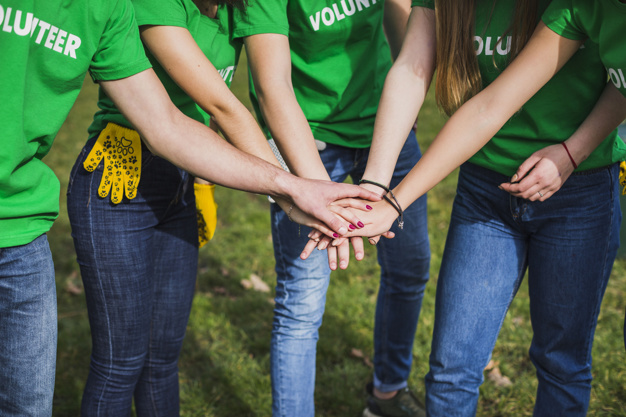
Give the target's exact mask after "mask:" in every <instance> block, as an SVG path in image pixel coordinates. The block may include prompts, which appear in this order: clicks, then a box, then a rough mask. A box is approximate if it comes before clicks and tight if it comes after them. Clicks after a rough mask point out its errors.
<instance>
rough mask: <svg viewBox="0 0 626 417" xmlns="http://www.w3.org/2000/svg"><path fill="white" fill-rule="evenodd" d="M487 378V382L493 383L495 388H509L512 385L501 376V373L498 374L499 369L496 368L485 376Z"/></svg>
mask: <svg viewBox="0 0 626 417" xmlns="http://www.w3.org/2000/svg"><path fill="white" fill-rule="evenodd" d="M487 378H489V380H490V381H491V382H493V383H494V385H495V386H496V387H500V388H502V387H510V386H511V385H513V383H512V382H511V380H510V379H509V378H508V377H506V376H504V375H502V373H501V372H500V368H498V367H496V368H493V369H492V370H491V371H490V372H489V373H488V374H487Z"/></svg>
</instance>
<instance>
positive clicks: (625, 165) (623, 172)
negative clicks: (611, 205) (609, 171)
mask: <svg viewBox="0 0 626 417" xmlns="http://www.w3.org/2000/svg"><path fill="white" fill-rule="evenodd" d="M619 185H620V186H621V187H622V195H624V194H626V162H624V161H622V162H620V164H619Z"/></svg>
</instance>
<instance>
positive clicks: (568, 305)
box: [426, 163, 621, 417]
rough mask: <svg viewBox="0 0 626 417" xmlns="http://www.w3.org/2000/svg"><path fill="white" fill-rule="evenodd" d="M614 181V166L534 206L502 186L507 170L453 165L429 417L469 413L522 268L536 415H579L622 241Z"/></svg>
mask: <svg viewBox="0 0 626 417" xmlns="http://www.w3.org/2000/svg"><path fill="white" fill-rule="evenodd" d="M617 177H618V167H617V165H614V166H611V167H609V168H601V169H597V170H592V171H587V172H581V173H577V174H574V175H572V176H571V177H570V178H569V179H568V180H567V181H566V182H565V184H564V185H563V187H562V188H561V189H560V190H559V191H558V192H557V193H556V194H554V195H553V196H552V197H550V198H549V199H548V200H546V201H544V202H539V201H536V202H531V201H528V200H523V199H520V198H516V197H513V196H511V195H509V194H508V193H506V192H504V191H502V190H500V189H498V185H499V184H500V183H502V182H505V181H508V178H507V177H505V176H504V175H501V174H498V173H496V172H494V171H491V170H488V169H485V168H481V167H478V166H476V165H472V164H469V163H467V164H465V165H463V166H462V167H461V172H460V175H459V183H458V189H457V196H456V198H455V201H454V207H453V211H452V219H451V222H450V229H449V232H448V238H447V241H446V247H445V250H444V255H443V259H442V265H441V271H440V274H439V281H438V284H437V298H436V308H435V329H434V334H433V342H432V352H431V357H430V372H429V373H428V375H427V376H426V407H427V413H428V416H429V417H439V416H446V417H456V416H473V415H475V414H476V407H477V402H478V390H479V386H480V384H481V383H482V382H483V369H484V368H485V366H486V365H487V363H488V362H489V359H490V356H491V352H492V350H493V347H494V345H495V343H496V338H497V336H498V332H499V331H500V327H501V325H502V322H503V320H504V316H505V314H506V312H507V310H508V308H509V305H510V304H511V301H512V299H513V297H514V296H515V294H516V292H517V290H518V288H519V286H520V283H521V281H522V279H523V277H524V274H525V272H526V270H528V287H529V297H530V315H531V322H532V328H533V340H532V342H531V345H530V351H529V354H530V358H531V360H532V363H533V364H534V366H535V368H536V371H537V379H538V382H539V383H538V388H537V398H536V403H535V411H534V415H535V416H546V417H547V416H568V417H575V416H584V415H586V412H587V408H588V404H589V395H590V391H591V345H592V342H593V336H594V331H595V327H596V323H597V318H598V313H599V311H600V303H601V301H602V297H603V295H604V291H605V288H606V285H607V281H608V279H609V275H610V272H611V268H612V265H613V261H614V259H615V256H616V254H617V248H618V245H619V228H620V222H621V211H620V207H619V198H618V197H619V190H618V178H617Z"/></svg>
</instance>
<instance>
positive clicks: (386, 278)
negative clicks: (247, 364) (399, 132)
mask: <svg viewBox="0 0 626 417" xmlns="http://www.w3.org/2000/svg"><path fill="white" fill-rule="evenodd" d="M368 155H369V149H352V148H346V147H341V146H335V145H331V144H328V145H327V147H326V149H325V150H323V151H321V152H320V156H321V158H322V161H323V162H324V165H325V167H326V170H327V171H328V173H329V175H330V178H331V179H332V180H333V181H337V182H342V181H344V180H345V179H346V177H347V176H348V175H350V176H351V177H352V179H353V180H354V182H355V183H358V181H359V179H360V178H361V176H362V175H363V171H364V169H365V165H366V162H367V157H368ZM419 158H420V151H419V148H418V146H417V140H416V138H415V135H414V134H413V133H412V134H411V135H410V136H409V138H408V139H407V141H406V143H405V145H404V148H403V150H402V152H401V154H400V158H399V160H398V163H397V166H396V169H395V172H394V176H393V180H392V182H391V185H392V187H393V186H395V185H396V184H397V183H399V182H400V180H401V179H402V178H403V177H404V176H405V175H406V174H407V173H408V172H409V171H410V169H411V168H412V167H413V166H414V165H415V164H416V163H417V161H418V160H419ZM271 215H272V236H273V242H274V255H275V258H276V274H277V284H276V306H275V309H274V322H273V329H272V342H271V365H270V367H271V377H272V399H273V405H272V407H273V413H274V416H285V417H294V416H298V417H308V416H313V415H314V404H313V391H314V388H315V353H316V343H317V339H318V328H319V327H320V325H321V324H322V315H323V314H324V304H325V301H326V290H327V288H328V283H329V279H330V268H329V267H328V259H327V256H326V251H317V250H315V251H313V253H312V254H311V256H310V257H309V259H307V260H306V261H303V260H301V259H300V258H299V255H300V252H301V251H302V248H303V247H304V245H305V244H306V242H307V241H308V239H307V234H308V233H309V229H307V228H305V227H302V230H300V226H298V225H297V224H295V223H292V222H290V221H289V219H288V218H287V216H286V214H285V213H284V212H283V211H282V210H281V209H280V208H279V207H278V206H277V205H275V204H272V209H271ZM404 220H405V224H404V230H399V229H398V227H397V224H394V227H393V229H392V230H393V231H394V232H395V233H396V237H395V238H394V239H391V240H387V239H381V241H380V243H379V244H378V262H379V264H380V266H381V280H380V289H379V293H378V301H377V305H376V317H375V329H374V352H375V354H374V372H375V384H376V385H377V388H379V389H381V390H382V391H393V390H396V389H400V388H403V387H405V386H406V385H407V380H408V377H409V373H410V370H411V362H412V348H413V339H414V337H415V330H416V326H417V320H418V317H419V313H420V309H421V305H422V297H423V294H424V287H425V285H426V282H427V281H428V272H429V263H430V247H429V242H428V232H427V218H426V197H425V196H424V197H422V198H421V199H419V200H418V201H416V202H415V203H414V204H413V205H412V206H411V207H409V208H407V210H406V211H405V214H404Z"/></svg>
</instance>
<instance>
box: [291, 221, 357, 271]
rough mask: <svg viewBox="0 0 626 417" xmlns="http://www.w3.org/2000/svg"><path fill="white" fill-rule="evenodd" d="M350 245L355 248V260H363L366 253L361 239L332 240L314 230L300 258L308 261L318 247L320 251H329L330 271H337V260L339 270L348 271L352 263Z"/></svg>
mask: <svg viewBox="0 0 626 417" xmlns="http://www.w3.org/2000/svg"><path fill="white" fill-rule="evenodd" d="M331 243H332V244H331ZM350 244H352V247H353V248H354V258H355V259H356V260H357V261H360V260H361V259H363V257H364V256H365V253H364V251H363V241H362V240H361V238H360V237H351V238H349V239H346V238H339V239H335V240H332V239H331V238H329V237H328V236H324V235H322V234H321V232H320V231H318V230H313V231H311V233H309V241H308V242H307V244H306V246H305V247H304V249H303V251H302V253H301V254H300V258H301V259H303V260H304V259H307V258H308V257H309V256H310V255H311V253H312V252H313V249H315V248H316V247H317V249H318V250H324V249H327V251H326V253H327V255H328V266H329V267H330V269H331V270H333V271H334V270H336V269H337V258H339V268H341V269H346V268H348V264H349V263H350Z"/></svg>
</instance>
